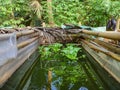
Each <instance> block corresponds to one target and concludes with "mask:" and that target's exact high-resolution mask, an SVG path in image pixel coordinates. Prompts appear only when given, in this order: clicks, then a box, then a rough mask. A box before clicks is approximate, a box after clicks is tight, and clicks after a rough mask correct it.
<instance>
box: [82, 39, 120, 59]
mask: <svg viewBox="0 0 120 90" xmlns="http://www.w3.org/2000/svg"><path fill="white" fill-rule="evenodd" d="M82 42H84V43H85V44H87V45H88V46H89V47H90V48H91V49H94V50H96V51H100V52H102V53H104V54H106V55H108V56H110V57H112V58H114V59H115V60H117V61H120V55H118V54H115V53H113V52H111V51H108V50H106V49H101V48H100V47H97V46H95V45H93V44H91V43H89V42H88V41H85V40H82Z"/></svg>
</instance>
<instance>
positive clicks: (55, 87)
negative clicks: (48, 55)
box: [23, 52, 117, 90]
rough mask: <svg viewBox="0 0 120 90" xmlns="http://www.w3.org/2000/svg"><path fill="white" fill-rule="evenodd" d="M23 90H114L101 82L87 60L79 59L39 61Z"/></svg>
mask: <svg viewBox="0 0 120 90" xmlns="http://www.w3.org/2000/svg"><path fill="white" fill-rule="evenodd" d="M81 54H83V52H82V53H81V52H80V53H79V55H81ZM79 55H78V56H79ZM94 68H95V67H94ZM23 90H112V89H109V87H108V86H107V85H106V83H104V81H103V80H101V77H100V76H99V75H98V74H97V73H96V72H95V70H94V69H93V67H92V66H91V64H90V62H89V61H88V59H87V58H79V60H78V61H77V62H74V63H70V62H66V63H61V61H57V62H56V61H54V60H52V61H41V60H39V62H38V63H37V64H36V66H35V67H34V70H33V72H32V74H31V75H30V76H29V79H28V80H27V83H26V84H25V86H24V87H23ZM113 90H114V89H113ZM116 90H117V89H116Z"/></svg>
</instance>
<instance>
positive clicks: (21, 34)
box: [16, 30, 35, 37]
mask: <svg viewBox="0 0 120 90" xmlns="http://www.w3.org/2000/svg"><path fill="white" fill-rule="evenodd" d="M34 32H35V31H34V30H24V31H20V32H17V33H16V35H17V37H20V36H23V35H29V34H32V33H34Z"/></svg>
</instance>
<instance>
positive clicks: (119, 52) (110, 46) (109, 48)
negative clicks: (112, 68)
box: [94, 39, 120, 54]
mask: <svg viewBox="0 0 120 90" xmlns="http://www.w3.org/2000/svg"><path fill="white" fill-rule="evenodd" d="M94 41H95V42H96V43H98V44H100V45H101V46H103V47H105V48H107V49H108V50H110V51H112V52H115V53H118V54H120V48H119V47H115V46H113V45H111V44H109V43H106V42H104V41H101V40H97V39H95V40H94Z"/></svg>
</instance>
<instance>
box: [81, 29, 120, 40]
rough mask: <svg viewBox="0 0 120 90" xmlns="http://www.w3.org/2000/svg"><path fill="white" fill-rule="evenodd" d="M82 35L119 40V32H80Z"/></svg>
mask: <svg viewBox="0 0 120 90" xmlns="http://www.w3.org/2000/svg"><path fill="white" fill-rule="evenodd" d="M82 33H85V34H89V35H94V36H98V37H104V38H108V39H114V40H120V32H114V31H105V32H100V31H97V32H95V31H89V30H82Z"/></svg>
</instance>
